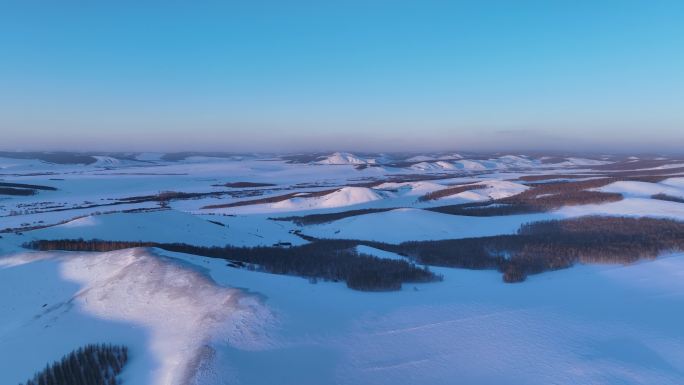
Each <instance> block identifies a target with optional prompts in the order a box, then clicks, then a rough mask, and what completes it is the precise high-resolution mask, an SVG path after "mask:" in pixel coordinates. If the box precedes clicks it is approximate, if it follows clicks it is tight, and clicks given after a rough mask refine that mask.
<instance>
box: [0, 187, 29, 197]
mask: <svg viewBox="0 0 684 385" xmlns="http://www.w3.org/2000/svg"><path fill="white" fill-rule="evenodd" d="M0 195H18V196H29V195H36V190H32V189H27V188H14V187H0Z"/></svg>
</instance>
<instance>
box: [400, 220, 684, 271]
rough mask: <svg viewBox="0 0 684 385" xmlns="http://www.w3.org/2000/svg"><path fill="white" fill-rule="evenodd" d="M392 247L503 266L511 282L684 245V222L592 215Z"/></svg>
mask: <svg viewBox="0 0 684 385" xmlns="http://www.w3.org/2000/svg"><path fill="white" fill-rule="evenodd" d="M390 248H392V249H394V250H393V251H395V252H399V253H402V254H404V255H407V256H409V257H411V258H413V259H415V260H417V261H418V262H420V263H424V264H428V265H438V266H448V267H462V268H470V269H494V268H496V269H498V270H500V271H501V272H502V273H503V279H504V281H506V282H520V281H523V280H524V279H525V278H526V277H527V276H528V275H530V274H538V273H542V272H545V271H549V270H556V269H562V268H567V267H570V266H572V265H574V264H575V263H623V264H626V263H633V262H636V261H638V260H640V259H652V258H656V257H657V256H658V255H660V254H661V253H664V252H669V251H675V250H684V223H682V222H678V221H674V220H669V219H656V218H629V217H602V216H589V217H580V218H574V219H564V220H550V221H540V222H533V223H530V224H525V225H522V226H521V227H520V229H519V230H518V232H517V234H510V235H497V236H490V237H480V238H465V239H451V240H443V241H423V242H406V243H402V244H400V245H396V246H392V245H390Z"/></svg>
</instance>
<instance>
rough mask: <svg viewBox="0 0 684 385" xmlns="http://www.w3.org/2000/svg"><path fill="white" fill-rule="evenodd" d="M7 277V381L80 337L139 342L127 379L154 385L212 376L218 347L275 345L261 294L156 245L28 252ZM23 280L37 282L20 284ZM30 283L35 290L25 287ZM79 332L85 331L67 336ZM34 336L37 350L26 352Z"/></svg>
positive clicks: (3, 365) (1, 369) (0, 268)
mask: <svg viewBox="0 0 684 385" xmlns="http://www.w3.org/2000/svg"><path fill="white" fill-rule="evenodd" d="M41 274H43V275H45V277H41ZM56 275H57V277H56ZM0 276H2V277H3V279H2V280H0V286H2V290H0V298H1V299H2V300H1V301H0V306H1V307H2V308H3V311H2V312H0V341H2V345H3V349H1V353H0V373H2V374H1V375H0V378H2V379H3V383H18V382H19V381H23V380H25V379H26V378H28V377H29V376H31V375H32V373H33V372H34V371H36V370H38V369H39V368H41V367H43V366H44V364H45V363H46V362H51V361H53V360H56V359H58V358H59V357H60V355H55V352H60V354H61V355H63V354H66V353H68V352H69V351H71V350H73V349H76V348H78V347H79V345H78V341H79V340H87V341H90V342H99V341H108V342H113V343H125V344H126V345H132V346H130V348H131V360H132V361H133V362H132V363H131V365H130V367H126V369H125V371H124V373H123V376H124V377H123V379H124V381H125V383H126V384H154V385H185V384H189V383H191V382H192V381H194V379H195V378H197V377H198V376H200V377H202V378H208V376H209V375H210V373H205V372H206V371H212V370H213V369H212V365H211V364H212V363H210V362H204V361H203V360H205V359H209V358H210V357H211V354H209V353H210V352H212V351H214V349H215V348H214V346H222V345H226V344H230V345H231V346H233V347H235V348H238V349H256V348H260V347H261V345H263V344H265V343H266V339H265V335H264V334H263V333H262V330H261V329H260V325H264V323H267V322H269V321H270V317H271V314H270V312H269V311H268V310H267V308H265V307H264V306H263V305H262V303H261V301H260V300H259V298H258V297H255V296H252V295H249V294H246V293H244V292H243V291H242V290H238V289H234V288H226V287H222V286H220V285H217V284H216V283H215V282H214V281H213V280H212V279H211V278H209V277H208V276H206V275H205V274H204V273H203V272H202V271H201V270H199V269H198V268H197V267H194V266H192V265H188V264H187V263H181V262H180V261H177V260H173V259H169V258H166V257H160V256H157V255H155V254H152V253H150V251H148V250H144V249H128V250H122V251H116V252H109V253H69V254H65V253H55V254H46V253H30V254H20V255H16V256H12V257H5V258H3V259H0ZM18 276H21V277H23V278H24V279H29V280H30V281H28V282H26V283H25V284H24V285H21V284H19V285H18V286H17V284H18V283H19V281H15V279H14V278H17V277H18ZM45 278H47V280H48V283H47V284H46V282H45V281H44V279H45ZM27 285H31V286H34V287H33V288H31V289H30V290H28V291H27V292H25V291H24V288H26V287H27ZM43 301H45V303H46V304H45V305H44V306H40V303H41V302H43ZM36 302H38V303H36ZM89 319H90V320H92V321H89ZM89 322H93V323H94V324H95V325H96V326H97V327H96V328H91V327H90V326H92V325H89V324H88V323H89ZM66 323H68V324H66ZM84 323H85V324H84ZM122 325H129V326H128V327H127V328H129V330H130V331H129V332H125V328H124V329H123V330H122V327H123V326H122ZM72 328H75V330H78V332H77V334H76V335H74V334H71V335H70V334H64V333H63V331H64V330H65V329H66V330H70V329H72ZM122 331H123V333H122ZM136 336H137V337H136ZM132 337H133V338H132ZM25 338H27V339H28V341H30V343H31V345H32V348H31V349H21V348H20V346H21V345H20V344H22V343H24V344H26V343H27V340H25ZM48 353H49V354H48ZM28 364H32V365H33V367H32V368H31V367H30V366H29V365H28Z"/></svg>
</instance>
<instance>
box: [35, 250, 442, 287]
mask: <svg viewBox="0 0 684 385" xmlns="http://www.w3.org/2000/svg"><path fill="white" fill-rule="evenodd" d="M357 244H358V242H356V241H336V240H320V241H314V242H311V243H308V244H305V245H302V246H295V247H233V246H225V247H201V246H193V245H188V244H183V243H155V242H121V241H102V240H83V239H62V240H41V241H35V242H31V243H28V244H26V245H25V246H26V247H29V248H33V249H38V250H69V251H98V252H103V251H112V250H119V249H125V248H131V247H158V248H160V249H163V250H168V251H174V252H180V253H187V254H194V255H200V256H204V257H211V258H221V259H225V260H227V261H231V263H233V264H234V265H237V266H247V267H250V268H253V269H258V270H260V271H265V272H268V273H273V274H284V275H295V276H301V277H307V278H314V279H319V278H320V279H324V280H331V281H345V282H346V283H347V286H348V287H349V288H351V289H355V290H364V291H376V290H399V289H400V288H401V285H402V283H405V282H431V281H436V280H439V279H440V277H439V276H437V275H435V274H434V273H432V272H431V271H429V270H428V269H427V268H425V267H419V266H416V265H415V264H413V263H410V262H408V261H399V260H392V259H381V258H377V257H373V256H370V255H363V254H358V253H357V252H356V248H355V246H356V245H357ZM235 262H237V263H238V264H235Z"/></svg>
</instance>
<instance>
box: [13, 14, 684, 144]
mask: <svg viewBox="0 0 684 385" xmlns="http://www.w3.org/2000/svg"><path fill="white" fill-rule="evenodd" d="M683 146H684V1H681V0H674V1H668V0H645V1H630V0H620V1H609V0H605V1H603V0H589V1H580V0H576V1H572V0H546V1H524V0H507V1H494V0H472V1H455V0H454V1H429V0H415V1H400V0H392V1H375V0H364V1H354V0H345V1H332V0H329V1H323V0H321V1H288V0H279V1H259V0H251V1H247V0H246V1H230V0H224V1H216V2H209V1H199V0H198V1H158V2H157V1H155V2H151V1H150V2H145V1H142V0H141V1H80V0H63V1H52V0H45V1H39V0H17V1H7V0H0V148H2V149H10V150H15V149H23V150H30V149H65V150H91V149H92V150H112V151H114V150H135V151H137V150H212V151H214V150H225V151H243V150H250V151H251V150H266V151H272V150H283V151H292V150H330V149H344V150H387V151H392V150H426V149H465V150H493V149H563V150H601V151H623V150H629V151H631V150H639V151H654V150H663V151H676V150H681V147H683Z"/></svg>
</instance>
